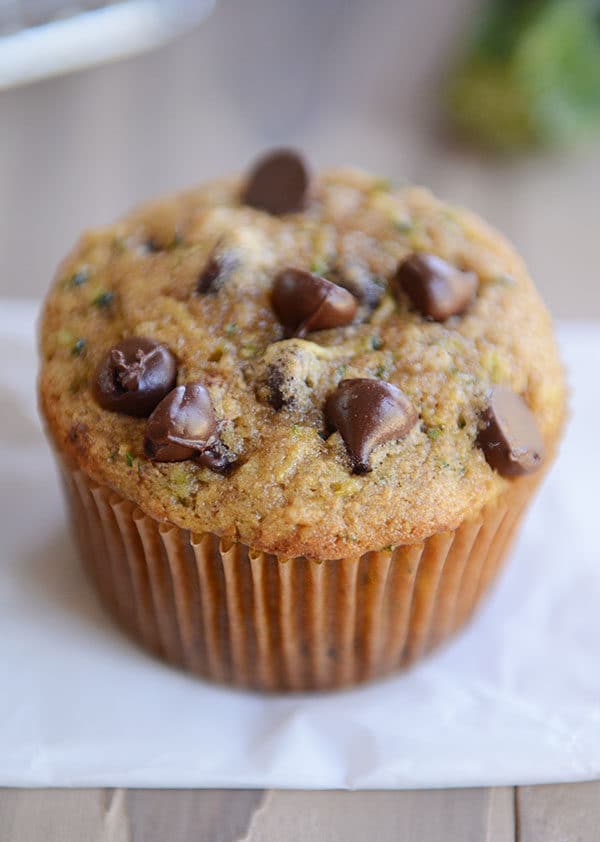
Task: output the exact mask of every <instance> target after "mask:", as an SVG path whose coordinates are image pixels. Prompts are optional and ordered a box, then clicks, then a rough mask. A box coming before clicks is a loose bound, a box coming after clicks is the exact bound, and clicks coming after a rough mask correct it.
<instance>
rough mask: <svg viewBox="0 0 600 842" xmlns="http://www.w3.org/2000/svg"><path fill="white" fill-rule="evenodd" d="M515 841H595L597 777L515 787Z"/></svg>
mask: <svg viewBox="0 0 600 842" xmlns="http://www.w3.org/2000/svg"><path fill="white" fill-rule="evenodd" d="M516 804H517V832H518V835H517V839H518V842H598V840H599V839H600V781H593V782H592V783H582V784H570V785H565V784H558V785H553V786H526V787H520V788H519V789H518V791H517V799H516Z"/></svg>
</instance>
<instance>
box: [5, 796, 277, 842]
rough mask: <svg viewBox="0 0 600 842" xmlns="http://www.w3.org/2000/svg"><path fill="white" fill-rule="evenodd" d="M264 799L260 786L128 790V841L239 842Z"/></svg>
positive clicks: (266, 840) (12, 841)
mask: <svg viewBox="0 0 600 842" xmlns="http://www.w3.org/2000/svg"><path fill="white" fill-rule="evenodd" d="M263 800H264V792H263V791H261V790H219V789H213V790H129V791H128V792H127V804H126V812H127V815H128V818H129V822H130V827H131V842H191V840H194V842H196V840H197V841H198V842H205V840H206V842H238V840H242V839H244V838H245V836H246V833H247V832H248V828H249V826H250V824H251V822H252V818H253V816H254V814H255V812H256V811H257V809H258V808H259V807H260V805H261V803H262V801H263ZM11 842H16V840H11ZM46 842H47V840H46ZM264 842H268V837H267V839H265V840H264Z"/></svg>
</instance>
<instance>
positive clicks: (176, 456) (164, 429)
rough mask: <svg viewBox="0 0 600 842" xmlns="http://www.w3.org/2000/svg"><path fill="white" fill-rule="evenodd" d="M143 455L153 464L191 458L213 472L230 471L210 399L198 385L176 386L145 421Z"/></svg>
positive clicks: (201, 386)
mask: <svg viewBox="0 0 600 842" xmlns="http://www.w3.org/2000/svg"><path fill="white" fill-rule="evenodd" d="M144 451H145V453H146V456H147V457H148V458H149V459H152V460H153V461H154V462H183V461H185V460H187V459H192V458H193V459H195V461H197V462H199V463H200V464H201V465H204V466H206V467H207V468H210V469H211V470H212V471H219V472H224V471H226V470H227V469H228V468H229V467H230V461H229V460H228V459H227V456H226V453H225V449H224V447H223V445H222V444H221V442H220V441H219V431H218V424H217V419H216V416H215V411H214V409H213V405H212V401H211V399H210V395H209V393H208V390H207V389H206V388H205V387H204V386H203V385H202V384H201V383H188V384H187V385H185V386H177V388H175V389H173V391H172V392H170V393H169V394H168V395H167V396H166V398H163V400H162V401H161V402H160V403H159V405H158V406H157V407H156V409H155V410H154V412H153V413H152V415H151V416H150V418H149V419H148V423H147V425H146V438H145V440H144Z"/></svg>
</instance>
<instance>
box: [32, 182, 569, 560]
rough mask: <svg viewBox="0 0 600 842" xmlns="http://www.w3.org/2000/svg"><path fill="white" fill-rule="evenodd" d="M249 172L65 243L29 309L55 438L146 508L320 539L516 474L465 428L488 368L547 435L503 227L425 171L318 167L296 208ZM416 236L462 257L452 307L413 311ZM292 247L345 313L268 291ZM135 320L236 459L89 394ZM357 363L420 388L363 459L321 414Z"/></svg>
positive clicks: (556, 410) (406, 530) (291, 537)
mask: <svg viewBox="0 0 600 842" xmlns="http://www.w3.org/2000/svg"><path fill="white" fill-rule="evenodd" d="M255 186H256V185H254V187H255ZM259 186H260V185H259ZM295 189H301V188H299V187H298V186H297V185H296V188H295ZM259 192H260V191H259ZM248 193H249V187H248V181H247V176H246V177H241V178H233V179H229V180H221V181H217V182H214V183H210V184H208V185H206V186H202V187H199V188H197V189H194V190H191V191H189V192H185V193H183V194H180V195H177V196H174V197H171V198H167V199H162V200H159V201H156V202H152V203H149V204H146V205H144V206H142V207H141V208H139V209H138V210H136V211H134V212H133V213H131V214H129V215H128V216H126V217H125V218H124V219H123V220H121V221H120V222H117V223H116V224H114V225H111V226H108V227H105V228H101V229H98V230H93V231H88V232H86V233H85V234H84V235H83V236H82V238H81V239H80V241H79V243H78V244H77V246H76V247H75V249H74V250H73V252H72V253H71V254H70V255H69V256H68V257H67V258H66V259H65V261H64V262H63V263H62V265H61V266H60V269H59V271H58V273H57V276H56V279H55V281H54V285H53V287H52V290H51V291H50V294H49V296H48V298H47V301H46V305H45V309H44V313H43V318H42V326H41V348H42V354H43V363H42V369H41V376H40V391H41V401H42V409H43V412H44V414H45V417H46V420H47V424H48V428H49V431H50V434H51V436H52V438H53V440H54V442H55V444H56V445H57V447H58V448H59V450H60V451H61V452H62V453H63V454H65V455H66V456H67V458H69V459H70V460H71V461H72V462H74V463H75V464H76V465H78V466H79V467H81V468H82V469H83V470H84V471H86V472H87V473H88V474H90V475H91V476H92V477H93V478H94V479H95V480H97V481H98V482H101V483H106V484H108V485H109V486H111V487H113V488H114V489H115V490H117V491H118V492H119V493H121V494H123V495H124V496H126V497H128V498H130V499H131V500H133V501H135V503H137V504H138V505H139V506H140V507H141V508H142V509H143V510H144V511H146V512H148V513H149V514H151V515H153V516H155V517H157V518H159V519H165V520H169V521H171V522H173V523H175V524H177V525H178V526H180V527H183V528H187V529H190V530H192V531H194V532H198V533H199V532H203V531H212V532H217V533H219V534H220V535H223V536H226V537H230V538H232V539H235V540H241V541H242V542H244V543H246V544H248V545H249V546H252V547H255V548H257V549H259V550H263V551H268V552H273V553H276V554H278V555H280V556H290V557H291V556H297V555H306V556H308V557H314V558H323V559H331V558H338V557H344V556H346V557H347V556H354V555H359V554H361V553H363V552H365V551H368V550H373V549H381V548H384V547H387V546H390V545H395V544H400V543H405V542H412V541H418V540H421V539H423V538H424V537H426V536H428V535H430V534H432V533H434V532H436V531H439V530H441V529H446V528H454V527H455V526H456V525H458V523H459V522H460V521H461V520H462V519H463V518H464V517H465V516H466V515H468V514H472V513H476V512H477V511H479V510H480V509H481V508H482V507H483V506H484V505H485V504H486V503H488V502H490V501H491V500H492V499H493V498H494V497H495V496H496V495H498V494H499V493H501V492H502V490H503V489H504V488H505V487H506V484H507V483H509V482H515V481H517V482H518V481H519V480H518V479H517V480H515V479H513V478H511V477H505V476H501V475H500V474H499V473H498V472H497V471H496V470H495V469H494V468H493V467H491V464H488V461H487V460H486V457H485V455H484V452H483V449H482V445H481V439H479V438H478V437H479V436H480V431H481V427H482V423H483V422H482V419H484V418H485V414H486V411H487V409H488V406H489V403H490V393H491V391H492V389H493V387H494V386H495V385H499V384H500V385H505V386H507V387H509V388H510V389H511V390H512V391H514V392H515V393H517V394H518V395H520V396H521V397H522V398H523V401H524V402H525V404H527V406H528V407H529V409H530V410H531V412H532V413H533V415H534V417H535V422H536V423H537V427H538V428H539V431H540V433H541V435H542V437H543V439H544V442H545V443H546V446H547V447H549V448H550V447H552V446H553V445H554V443H555V442H556V439H557V437H558V435H559V431H560V427H561V424H562V420H563V416H564V411H565V385H564V378H563V372H562V368H561V364H560V361H559V357H558V352H557V348H556V343H555V340H554V337H553V333H552V326H551V322H550V319H549V316H548V314H547V312H546V310H545V308H544V306H543V304H542V302H541V300H540V298H539V296H538V294H537V292H536V291H535V288H534V287H533V284H532V282H531V280H530V279H529V277H528V275H527V272H526V269H525V267H524V265H523V263H522V261H521V259H520V258H519V257H518V256H517V255H516V254H515V253H514V251H513V250H512V249H511V248H510V246H509V245H508V244H507V243H506V241H505V240H504V239H503V238H502V237H501V236H500V235H499V234H497V233H496V232H495V231H493V230H491V229H490V228H489V227H487V226H486V225H485V224H484V223H483V222H481V221H480V220H479V219H478V218H477V217H476V216H474V215H472V214H471V213H469V212H467V211H465V210H463V209H459V208H456V207H454V206H451V205H448V204H445V203H443V202H440V201H439V200H437V199H436V198H434V197H433V196H432V195H431V194H430V193H429V192H428V191H426V190H424V189H422V188H420V187H414V186H409V185H406V186H405V185H402V186H394V185H392V184H390V183H389V182H387V181H385V180H382V179H380V178H376V177H374V176H372V175H369V174H368V173H365V172H362V171H358V170H355V169H334V170H328V171H325V172H322V173H320V174H318V175H317V176H315V178H314V179H313V181H312V182H311V185H310V192H309V193H307V197H308V198H307V204H306V207H305V209H304V210H302V211H299V212H289V213H288V212H280V211H281V208H279V209H278V212H277V213H270V212H268V211H265V210H262V209H259V208H257V207H252V206H249V205H248V204H245V203H244V201H243V200H244V199H247V200H248V201H253V202H254V204H260V202H259V201H257V200H256V199H255V198H254V199H253V198H249V196H248ZM283 210H284V211H285V210H286V208H284V209H283ZM414 255H418V256H422V255H427V256H429V255H431V256H436V257H438V258H441V259H443V260H444V261H447V262H448V263H449V264H451V266H452V267H456V268H457V269H458V270H459V271H460V272H462V273H467V275H468V276H469V277H470V275H469V273H472V274H473V275H474V276H475V279H476V280H475V281H472V280H471V281H470V282H469V283H470V284H472V285H473V289H474V297H473V296H472V295H470V293H471V292H473V289H470V291H469V295H470V297H469V296H467V297H468V298H469V300H468V301H467V303H466V304H464V307H465V309H464V312H462V313H460V314H458V315H451V316H449V317H447V318H445V320H439V321H435V320H432V319H431V318H426V317H425V316H424V315H423V314H422V312H419V309H418V303H416V298H415V297H414V296H412V297H411V295H409V294H407V290H409V291H410V286H409V285H408V284H406V285H404V286H402V285H399V284H398V282H397V278H398V273H399V267H402V266H403V265H404V264H405V261H406V260H407V258H410V257H411V256H414ZM290 268H292V269H294V270H305V271H306V270H308V271H310V272H312V273H313V277H314V276H316V277H317V278H323V279H325V280H329V281H331V282H334V283H335V284H336V289H338V288H339V286H342V287H344V288H345V289H347V290H349V291H350V293H351V294H352V296H353V298H354V300H355V306H354V305H352V306H350V307H349V308H348V301H347V300H345V299H344V300H342V301H341V304H340V305H339V306H340V307H341V310H342V311H343V315H342V316H341V317H340V318H341V319H342V321H343V322H345V323H343V324H340V325H339V326H337V327H333V328H328V329H327V328H326V329H319V328H320V327H321V326H322V325H321V323H322V322H323V319H324V320H325V324H330V323H331V322H328V321H327V318H328V316H327V315H325V316H324V317H323V311H322V310H321V311H320V313H321V315H320V316H319V315H318V314H317V316H316V317H314V314H313V316H310V314H309V316H310V317H309V318H308V320H307V319H304V322H303V324H304V327H306V325H308V329H307V330H304V329H303V325H302V324H300V327H298V324H296V325H295V326H294V325H293V324H292V323H291V322H293V321H294V298H293V296H294V294H295V292H294V288H293V284H292V293H289V289H288V292H287V293H285V294H287V295H289V294H291V295H292V304H291V315H290V314H289V313H288V314H287V315H286V314H285V312H284V310H285V306H284V305H285V304H286V301H285V300H284V305H281V302H280V303H279V304H277V301H275V299H274V296H273V288H274V284H275V283H276V280H277V278H278V277H279V276H280V274H281V273H282V271H283V270H286V269H290ZM284 292H285V291H284ZM317 293H318V295H320V292H318V291H317ZM342 298H343V294H342ZM284 299H285V296H284ZM318 300H321V299H318ZM305 303H306V302H304V304H305ZM274 306H277V312H278V313H279V317H278V315H276V312H275V310H274ZM282 306H284V309H283V310H282ZM302 306H304V305H303V304H302V302H300V304H298V308H299V310H298V312H299V314H300V315H299V318H300V316H301V315H302V313H300V310H302ZM344 307H346V309H345V310H344ZM314 309H315V308H313V310H314ZM316 309H318V308H316ZM421 309H422V307H421ZM334 310H335V307H334ZM338 311H339V308H338V310H336V311H335V312H336V313H337V312H338ZM286 312H287V311H286ZM305 315H306V314H305ZM442 315H443V314H442ZM438 317H439V314H438ZM280 318H281V319H283V320H284V321H288V322H290V319H291V322H290V323H289V324H288V325H287V330H286V328H284V325H282V323H281V321H280ZM311 318H312V322H311V320H310V319H311ZM315 319H316V320H315ZM319 319H321V322H319ZM348 319H351V321H349V322H348ZM296 321H298V319H297V320H296ZM294 332H295V335H292V336H289V334H290V333H294ZM131 336H138V337H145V338H148V339H151V340H155V341H158V342H160V343H162V344H163V345H164V346H166V348H168V349H169V350H170V351H171V353H172V354H173V355H174V356H175V358H176V365H177V381H176V382H177V383H178V384H180V385H181V384H195V383H201V384H203V385H204V386H205V387H206V389H207V390H208V394H209V396H210V401H211V402H212V406H213V408H214V415H215V419H216V423H217V425H218V432H219V446H220V447H222V452H225V453H226V454H227V459H228V460H229V461H230V462H232V463H233V464H232V467H231V470H229V472H225V473H224V472H219V471H217V470H213V469H211V467H207V466H206V465H207V464H209V463H208V462H206V460H205V463H206V464H200V463H199V462H198V460H197V459H193V458H187V459H183V460H182V461H177V462H160V461H152V460H151V459H149V458H148V456H147V455H146V453H145V451H144V439H145V436H146V431H147V421H146V419H145V418H143V417H142V418H136V417H132V416H130V415H127V414H123V413H121V412H115V411H110V410H107V409H104V408H101V407H100V406H99V404H98V402H97V400H96V398H95V397H94V378H95V377H96V372H97V369H98V366H99V365H100V363H101V361H102V359H103V358H105V356H106V354H107V353H108V352H109V351H110V349H111V348H113V347H114V346H115V345H116V344H117V343H118V342H119V341H121V340H123V339H124V338H125V337H131ZM354 378H368V379H370V380H376V381H380V382H381V383H389V384H392V386H395V387H398V388H399V389H400V390H402V393H403V396H404V398H406V400H407V402H408V403H409V404H410V406H411V407H412V410H414V416H412V417H410V418H408V420H406V418H405V419H404V420H405V421H406V423H405V424H404V427H403V426H402V423H400V425H398V424H397V425H396V427H395V428H394V429H395V430H396V433H395V434H396V435H398V436H399V437H398V438H393V439H392V440H387V441H384V442H383V443H381V444H376V446H374V447H373V448H372V450H371V452H370V454H369V458H368V465H367V466H363V468H364V469H365V470H367V469H368V468H370V471H368V472H366V473H355V472H354V471H355V470H358V468H357V465H356V463H355V462H353V461H352V459H351V457H350V452H349V449H348V447H347V446H346V445H345V444H344V441H343V439H342V437H341V435H340V432H338V431H334V427H335V426H338V427H339V424H337V423H334V424H333V426H332V421H331V418H332V417H337V416H335V415H334V414H333V415H332V413H334V410H335V407H334V409H333V410H331V412H330V416H331V417H329V423H328V418H327V417H326V402H327V400H328V398H330V397H331V396H332V395H335V394H336V389H337V387H338V384H339V383H340V382H342V381H346V380H348V379H354ZM181 391H183V390H181ZM375 391H377V390H375ZM404 398H403V399H404ZM412 410H411V411H412ZM147 414H148V412H146V415H147ZM409 414H410V413H409ZM401 422H402V419H401ZM155 426H156V425H155ZM405 427H408V428H409V429H408V431H406V429H405ZM339 429H341V427H339ZM384 438H385V437H384ZM376 439H377V436H375V440H376ZM146 452H148V451H146ZM491 461H492V463H493V460H491Z"/></svg>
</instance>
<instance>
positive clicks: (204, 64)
mask: <svg viewBox="0 0 600 842" xmlns="http://www.w3.org/2000/svg"><path fill="white" fill-rule="evenodd" d="M476 5H477V0H444V3H441V2H439V0H420V2H419V3H411V2H408V0H406V2H404V3H402V2H399V0H378V2H377V4H373V3H370V2H367V0H363V1H362V2H361V0H329V1H328V2H327V3H322V2H321V0H303V2H302V3H278V2H277V0H253V2H252V3H248V2H244V0H218V5H217V10H216V12H215V13H214V15H213V16H212V18H211V19H210V20H208V21H207V22H206V23H205V24H203V25H202V26H201V27H200V29H199V30H198V31H197V32H194V33H190V34H189V35H187V36H185V37H184V38H183V39H180V40H179V41H177V42H176V43H174V44H171V45H169V46H167V47H165V48H162V49H160V50H158V51H155V52H154V53H152V54H148V55H146V56H141V57H138V58H135V59H131V60H127V61H124V62H120V63H118V64H114V65H110V66H106V67H103V68H99V69H95V70H91V71H86V72H84V73H80V74H75V75H72V76H69V77H65V78H63V79H54V80H48V81H45V82H42V83H38V84H36V85H32V86H29V87H24V88H20V89H15V90H12V91H6V92H4V93H0V246H1V247H0V295H13V296H23V295H27V296H40V295H41V294H42V293H43V290H44V288H45V286H46V284H47V283H48V279H49V277H50V276H51V274H52V272H53V269H54V266H55V265H56V263H57V261H58V259H59V258H60V256H61V254H63V253H64V251H65V250H66V249H67V248H68V247H69V245H70V244H71V243H72V241H73V239H74V238H75V236H76V235H77V233H78V232H79V231H80V230H81V228H82V226H84V225H92V224H99V223H102V222H103V221H107V220H109V219H111V218H112V217H114V216H115V215H117V214H119V213H121V212H122V211H124V210H125V209H126V208H127V207H129V206H130V205H131V204H133V203H135V202H136V201H139V200H141V199H143V198H146V197H147V196H150V195H152V194H155V193H157V192H161V191H164V190H168V189H176V188H178V187H179V186H183V185H186V184H190V183H191V182H193V181H196V180H200V179H203V178H206V177H210V176H212V175H216V174H219V173H223V172H226V171H227V170H229V169H231V168H234V169H239V168H241V167H243V166H244V165H245V164H246V162H247V161H248V160H249V159H251V158H252V157H253V156H254V155H255V154H256V153H257V152H258V151H260V150H261V149H263V148H265V147H267V146H270V145H273V144H277V143H282V142H286V143H290V142H291V143H294V144H296V145H298V146H301V147H303V148H304V149H305V150H307V152H308V153H309V155H310V156H311V158H312V159H313V160H314V161H315V162H316V163H317V164H327V163H333V162H339V161H343V162H354V163H358V164H360V165H364V166H366V167H369V168H370V169H372V170H376V171H379V172H381V173H385V174H388V175H390V176H392V177H402V176H406V177H408V178H410V179H411V180H415V181H421V182H423V183H426V184H428V185H430V186H432V187H433V188H434V189H435V190H436V191H437V192H439V193H441V194H442V195H444V196H446V197H448V198H450V199H452V200H453V201H456V202H462V203H464V204H467V205H470V206H472V207H473V208H475V209H476V210H478V211H480V212H481V213H482V214H483V215H484V216H486V217H488V218H489V219H490V220H491V221H492V222H494V223H495V224H497V225H498V226H499V227H500V228H501V229H503V230H504V231H505V232H506V233H507V234H508V235H509V236H510V237H511V238H512V239H513V240H514V241H515V242H516V244H517V245H518V247H519V248H520V250H521V251H522V253H523V254H524V256H525V257H526V259H527V261H528V263H529V266H530V268H531V270H532V273H533V275H534V277H535V278H536V281H537V282H538V285H539V286H540V288H541V290H542V293H543V295H544V297H545V298H546V300H547V301H548V303H549V305H550V307H551V309H552V310H553V312H554V313H555V315H558V316H561V317H584V318H592V317H595V318H598V317H600V284H598V283H597V281H596V278H595V275H596V271H595V270H596V260H597V257H596V255H597V238H598V234H597V227H598V200H597V196H598V195H600V192H599V191H600V166H599V164H600V153H599V152H598V151H597V150H595V149H587V150H585V151H580V152H577V153H575V154H571V155H558V154H555V155H545V156H542V157H539V158H535V159H530V160H524V161H512V162H509V161H497V160H493V159H489V158H486V157H485V156H481V155H479V154H475V153H472V152H468V151H465V150H464V149H462V148H460V147H455V146H453V145H452V144H449V143H448V142H447V141H445V140H444V138H443V134H442V133H441V132H440V127H439V107H438V99H437V96H438V91H439V82H440V79H441V78H442V77H443V72H444V68H445V67H446V66H447V60H448V54H449V52H450V51H451V49H452V45H453V43H454V42H455V37H456V34H457V33H458V32H460V31H461V30H462V29H463V28H464V25H465V20H466V19H467V18H468V15H469V11H470V9H471V8H473V7H474V6H476ZM432 20H435V23H436V25H435V27H432V26H431V21H432ZM0 750H1V747H0ZM369 837H371V838H373V839H376V840H377V842H386V840H388V839H389V840H398V839H402V840H403V842H412V840H415V842H417V840H418V842H437V840H440V841H441V840H444V842H447V840H448V841H449V840H452V842H454V840H457V841H458V842H470V841H471V840H473V842H486V840H489V842H509V840H510V842H513V840H514V842H517V840H518V842H588V840H589V841H590V842H596V841H597V840H600V783H589V784H578V785H557V786H542V787H520V788H516V789H514V788H511V787H507V788H499V789H468V790H454V791H450V790H447V791H444V790H440V791H430V792H367V793H346V792H292V791H287V792H286V791H268V792H261V791H247V792H242V791H220V790H213V791H181V792H179V791H136V790H131V791H125V790H94V789H90V790H15V789H12V790H9V789H7V790H0V842H38V840H43V842H55V841H56V842H71V840H72V842H79V841H80V840H84V841H85V842H88V841H89V842H126V840H127V842H155V840H156V842H180V840H181V842H183V840H186V842H187V840H202V841H203V840H208V842H234V840H236V841H237V840H239V841H240V842H241V840H246V842H281V840H286V841H287V842H295V840H321V841H322V842H333V840H336V842H337V840H340V842H341V840H343V842H353V840H361V842H362V841H363V840H365V839H367V838H369Z"/></svg>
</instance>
